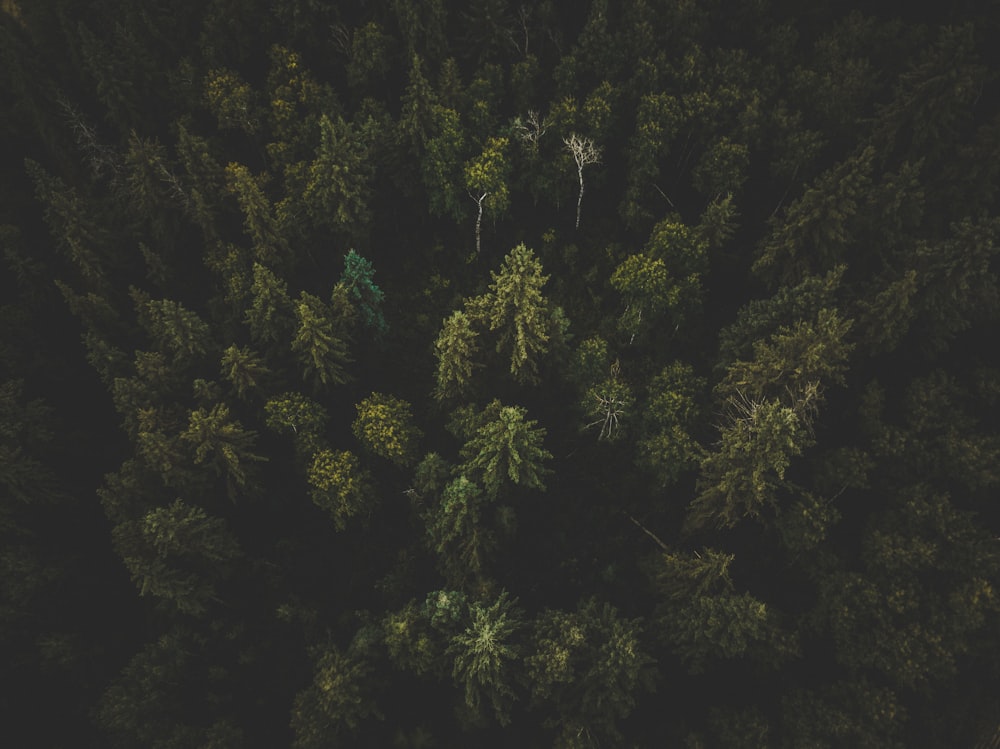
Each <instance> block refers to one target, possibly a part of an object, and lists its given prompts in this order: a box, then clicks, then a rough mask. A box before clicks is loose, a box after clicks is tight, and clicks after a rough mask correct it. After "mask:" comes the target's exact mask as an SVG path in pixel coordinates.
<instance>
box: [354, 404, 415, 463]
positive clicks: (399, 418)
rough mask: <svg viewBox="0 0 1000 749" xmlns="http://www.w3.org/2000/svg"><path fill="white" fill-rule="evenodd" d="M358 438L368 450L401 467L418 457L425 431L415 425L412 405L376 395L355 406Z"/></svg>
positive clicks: (355, 434) (355, 423) (355, 433)
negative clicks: (420, 441)
mask: <svg viewBox="0 0 1000 749" xmlns="http://www.w3.org/2000/svg"><path fill="white" fill-rule="evenodd" d="M355 408H356V410H357V413H358V415H357V418H356V419H355V420H354V424H353V425H352V429H353V431H354V436H355V437H357V438H358V441H359V442H361V444H362V445H364V446H365V448H366V449H368V450H370V451H371V452H373V453H375V454H376V455H380V456H381V457H383V458H386V459H387V460H390V461H392V462H393V463H396V464H397V465H401V466H407V465H410V464H412V463H413V462H414V460H415V458H416V449H417V442H418V441H419V440H420V437H421V432H420V430H419V429H418V428H417V427H416V425H415V424H414V423H413V415H412V414H411V413H410V404H409V403H407V402H406V401H404V400H402V399H400V398H396V397H394V396H391V395H385V394H383V393H372V394H371V395H370V396H368V397H367V398H365V399H364V400H363V401H361V402H360V403H358V404H357V406H355Z"/></svg>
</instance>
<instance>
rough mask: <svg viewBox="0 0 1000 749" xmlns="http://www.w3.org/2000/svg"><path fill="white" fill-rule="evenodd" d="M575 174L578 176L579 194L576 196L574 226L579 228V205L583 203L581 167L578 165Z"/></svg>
mask: <svg viewBox="0 0 1000 749" xmlns="http://www.w3.org/2000/svg"><path fill="white" fill-rule="evenodd" d="M576 171H577V174H579V176H580V194H579V195H577V196H576V228H577V229H579V228H580V206H582V205H583V167H582V166H578V167H577V169H576Z"/></svg>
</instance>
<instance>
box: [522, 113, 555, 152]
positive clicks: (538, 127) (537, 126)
mask: <svg viewBox="0 0 1000 749" xmlns="http://www.w3.org/2000/svg"><path fill="white" fill-rule="evenodd" d="M548 129H549V128H548V125H547V124H546V122H545V120H544V119H542V118H541V117H539V116H538V112H536V111H535V110H534V109H529V110H528V114H527V116H526V117H525V118H524V119H522V118H521V117H515V118H514V130H516V131H517V137H518V138H520V139H521V141H522V142H524V143H527V144H528V145H529V146H530V147H531V149H532V150H533V151H534V150H537V149H538V141H539V140H541V138H542V136H543V135H545V132H546V131H547V130H548Z"/></svg>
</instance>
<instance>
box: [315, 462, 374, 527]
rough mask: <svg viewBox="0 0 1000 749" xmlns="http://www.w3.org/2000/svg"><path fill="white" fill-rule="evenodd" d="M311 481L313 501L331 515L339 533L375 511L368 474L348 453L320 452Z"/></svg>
mask: <svg viewBox="0 0 1000 749" xmlns="http://www.w3.org/2000/svg"><path fill="white" fill-rule="evenodd" d="M308 479H309V487H310V495H311V497H312V501H313V502H314V503H315V504H316V506H317V507H319V508H320V509H323V510H325V511H326V512H327V513H328V514H329V515H330V518H331V520H333V524H334V526H335V527H336V528H337V530H343V529H344V528H345V527H346V526H347V521H348V520H349V519H351V518H352V517H355V516H357V515H364V514H367V513H369V512H370V511H371V510H372V508H373V507H374V497H373V495H372V490H371V486H370V479H369V475H368V472H367V471H365V470H364V469H362V467H361V463H360V462H359V461H358V459H357V457H356V456H355V455H353V454H352V453H350V452H347V451H346V450H330V449H327V448H323V449H321V450H319V451H318V452H317V453H316V454H315V455H313V459H312V464H311V465H310V466H309V471H308Z"/></svg>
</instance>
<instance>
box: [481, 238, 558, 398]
mask: <svg viewBox="0 0 1000 749" xmlns="http://www.w3.org/2000/svg"><path fill="white" fill-rule="evenodd" d="M490 275H491V276H492V278H493V281H492V283H491V284H490V286H489V291H488V292H487V293H486V295H485V296H483V297H478V298H476V299H473V300H471V301H470V302H469V312H470V313H471V314H472V316H473V317H475V318H476V319H479V320H481V321H482V322H483V323H484V324H486V325H488V326H489V329H490V330H498V331H499V337H498V340H497V347H496V348H497V351H498V352H501V351H509V352H510V373H511V374H512V375H513V376H514V379H515V380H517V381H518V382H537V381H538V358H539V357H540V356H541V355H543V354H545V353H547V352H548V350H549V344H550V339H552V338H553V337H554V336H559V334H561V333H562V332H563V331H561V330H558V329H557V326H556V323H557V322H558V318H557V314H556V312H555V310H554V309H553V308H552V307H550V305H549V302H548V300H547V299H546V298H545V297H544V296H543V295H542V287H543V286H544V285H545V283H546V282H547V281H548V280H549V277H548V276H543V275H542V264H541V262H539V261H538V259H537V258H536V257H535V254H534V252H532V251H531V250H529V249H528V248H527V247H525V246H524V245H523V244H519V245H518V246H517V247H515V248H514V249H513V250H511V251H510V252H509V253H508V254H507V256H506V257H505V258H504V261H503V264H502V265H501V266H500V271H499V273H498V272H495V271H490ZM554 328H556V329H554Z"/></svg>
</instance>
